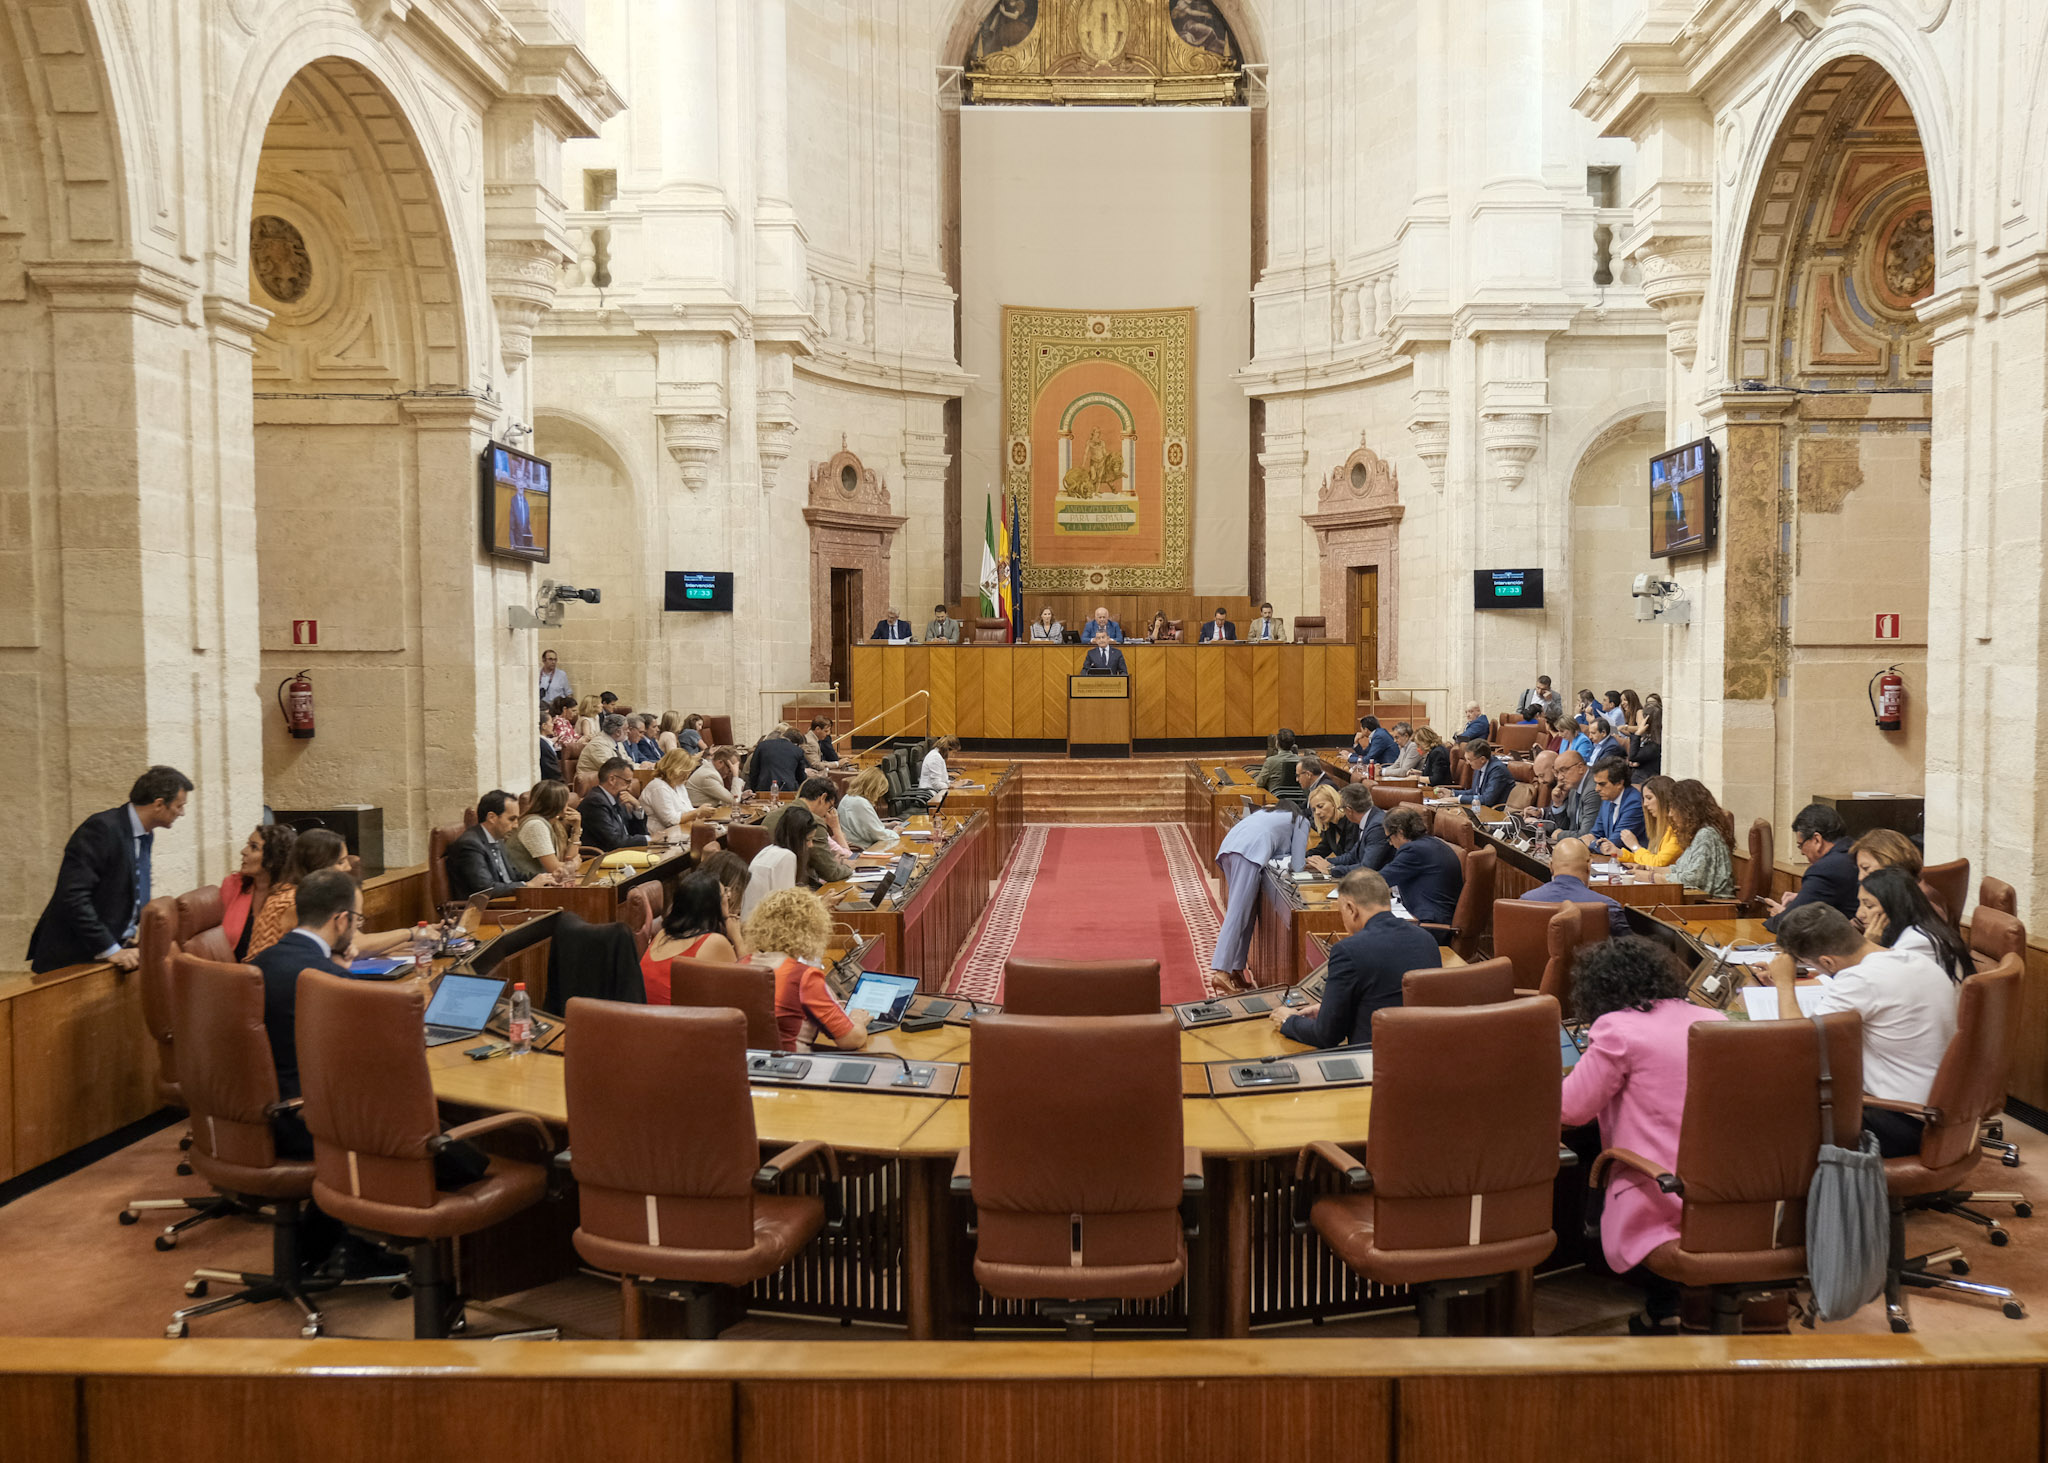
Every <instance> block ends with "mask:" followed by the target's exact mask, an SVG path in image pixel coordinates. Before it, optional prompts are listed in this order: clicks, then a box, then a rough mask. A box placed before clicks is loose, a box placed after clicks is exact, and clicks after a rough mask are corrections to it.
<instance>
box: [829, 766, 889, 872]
mask: <svg viewBox="0 0 2048 1463" xmlns="http://www.w3.org/2000/svg"><path fill="white" fill-rule="evenodd" d="M878 798H879V799H880V800H881V803H882V806H884V807H886V806H888V802H889V778H888V775H887V774H886V773H884V772H883V771H882V769H881V768H880V767H866V768H863V769H862V770H861V773H860V775H859V776H858V777H856V778H854V779H853V781H852V782H851V783H850V784H849V785H848V786H847V789H846V793H845V795H844V796H842V797H841V798H840V799H839V832H840V836H841V837H842V838H844V839H845V840H846V846H847V847H848V848H850V849H852V850H854V851H855V852H856V853H858V852H859V851H860V850H861V849H864V848H873V847H874V846H875V845H876V844H878V843H886V842H888V841H889V840H890V839H891V838H894V837H895V836H896V835H895V834H893V833H891V832H890V831H889V830H888V828H887V827H885V826H884V825H883V823H882V815H881V814H880V813H879V812H878V811H876V799H878Z"/></svg>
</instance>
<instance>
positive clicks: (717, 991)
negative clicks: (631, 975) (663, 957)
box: [668, 955, 784, 1052]
mask: <svg viewBox="0 0 2048 1463" xmlns="http://www.w3.org/2000/svg"><path fill="white" fill-rule="evenodd" d="M668 1003H669V1004H670V1005H671V1006H696V1007H700V1008H706V1009H711V1010H718V1009H723V1010H728V1011H737V1012H739V1013H740V1015H742V1016H744V1017H746V1018H747V1045H748V1047H750V1048H751V1049H753V1050H754V1051H757V1052H772V1051H781V1050H783V1049H784V1044H783V1040H782V1031H781V1028H780V1027H779V1026H777V1025H776V1022H775V974H774V972H773V971H768V970H763V969H761V967H760V966H758V965H721V964H719V963H718V962H717V961H715V960H691V959H689V958H688V957H686V956H681V955H679V956H677V957H676V958H675V959H673V960H671V961H669V963H668Z"/></svg>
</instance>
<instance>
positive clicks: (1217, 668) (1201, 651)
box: [1181, 646, 1237, 737]
mask: <svg viewBox="0 0 2048 1463" xmlns="http://www.w3.org/2000/svg"><path fill="white" fill-rule="evenodd" d="M1181 653H1182V654H1183V655H1187V656H1192V657H1193V658H1194V662H1195V735H1196V736H1198V737H1220V736H1222V735H1223V734H1224V732H1223V728H1224V705H1223V698H1224V696H1225V695H1226V694H1227V688H1226V686H1225V684H1224V669H1223V663H1224V661H1225V660H1227V659H1228V658H1229V657H1230V656H1232V655H1234V654H1236V653H1237V652H1235V651H1231V650H1225V649H1223V648H1222V647H1221V646H1197V647H1196V648H1194V649H1193V650H1185V651H1182V652H1181Z"/></svg>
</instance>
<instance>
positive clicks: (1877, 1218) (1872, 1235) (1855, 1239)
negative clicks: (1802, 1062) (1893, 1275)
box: [1806, 1017, 1891, 1321]
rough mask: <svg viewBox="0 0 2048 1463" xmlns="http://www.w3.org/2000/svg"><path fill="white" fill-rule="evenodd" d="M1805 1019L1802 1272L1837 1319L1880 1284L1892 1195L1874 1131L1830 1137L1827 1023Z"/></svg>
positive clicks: (1819, 1307)
mask: <svg viewBox="0 0 2048 1463" xmlns="http://www.w3.org/2000/svg"><path fill="white" fill-rule="evenodd" d="M1808 1019H1809V1020H1811V1021H1812V1022H1813V1030H1814V1035H1815V1036H1816V1037H1818V1038H1819V1041H1820V1159H1819V1162H1818V1164H1817V1165H1816V1166H1815V1168H1814V1170H1813V1183H1812V1184H1811V1185H1810V1186H1809V1187H1808V1188H1807V1191H1806V1272H1807V1275H1808V1276H1809V1277H1810V1279H1811V1280H1812V1283H1813V1309H1814V1312H1815V1314H1817V1315H1818V1316H1819V1317H1820V1319H1822V1320H1823V1321H1841V1320H1846V1319H1847V1318H1848V1317H1850V1316H1852V1315H1854V1314H1855V1313H1856V1312H1857V1311H1859V1310H1861V1309H1862V1308H1863V1307H1864V1306H1866V1305H1868V1304H1869V1303H1870V1302H1871V1301H1873V1300H1875V1299H1877V1297H1878V1295H1879V1294H1880V1293H1881V1292H1882V1291H1883V1290H1884V1267H1885V1259H1886V1257H1887V1256H1888V1255H1889V1254H1890V1250H1891V1199H1890V1196H1889V1195H1888V1194H1887V1193H1886V1192H1885V1186H1884V1159H1882V1158H1881V1157H1879V1156H1878V1151H1877V1135H1876V1134H1874V1133H1871V1132H1869V1131H1868V1130H1866V1131H1864V1132H1863V1133H1862V1135H1861V1136H1862V1143H1861V1145H1860V1147H1858V1148H1856V1149H1849V1148H1841V1147H1837V1146H1836V1144H1835V1142H1834V1136H1835V1101H1834V1081H1833V1078H1832V1077H1831V1075H1830V1074H1829V1071H1828V1035H1827V1029H1826V1028H1825V1027H1823V1026H1822V1025H1821V1023H1820V1020H1819V1018H1817V1017H1809V1018H1808Z"/></svg>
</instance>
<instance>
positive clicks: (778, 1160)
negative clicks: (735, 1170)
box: [754, 1138, 839, 1194]
mask: <svg viewBox="0 0 2048 1463" xmlns="http://www.w3.org/2000/svg"><path fill="white" fill-rule="evenodd" d="M813 1161H815V1162H816V1163H817V1165H818V1169H819V1171H820V1172H821V1173H823V1174H824V1176H825V1179H826V1181H827V1182H829V1183H837V1182H839V1155H838V1154H837V1153H835V1152H833V1151H832V1147H831V1145H830V1144H827V1143H820V1142H819V1141H818V1140H817V1139H815V1138H807V1139H805V1140H804V1141H803V1142H801V1143H792V1144H791V1145H790V1146H789V1147H787V1148H785V1149H783V1150H782V1151H781V1152H780V1153H778V1154H776V1155H775V1156H774V1157H773V1158H771V1159H769V1160H768V1161H767V1162H766V1163H764V1164H762V1165H761V1167H760V1168H759V1169H757V1170H756V1171H755V1173H754V1187H755V1188H756V1189H759V1190H760V1191H761V1192H762V1193H764V1194H765V1193H768V1192H769V1191H770V1190H772V1189H773V1188H774V1187H775V1186H776V1185H777V1184H779V1183H780V1182H781V1181H782V1176H783V1175H784V1174H785V1173H789V1172H791V1171H793V1170H795V1169H798V1168H801V1167H802V1166H803V1165H804V1164H806V1163H810V1162H813Z"/></svg>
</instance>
